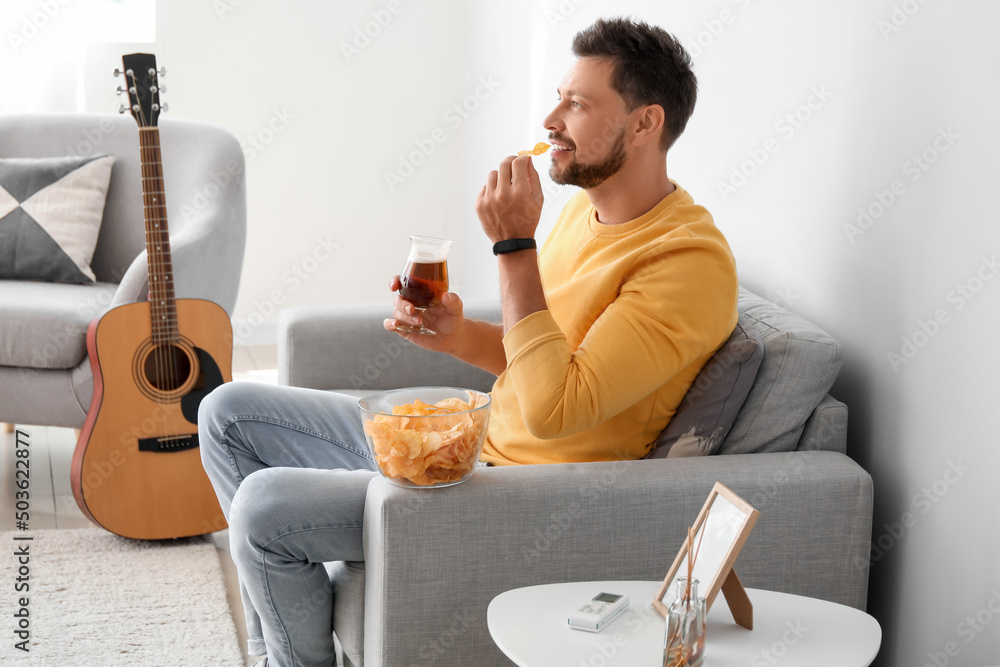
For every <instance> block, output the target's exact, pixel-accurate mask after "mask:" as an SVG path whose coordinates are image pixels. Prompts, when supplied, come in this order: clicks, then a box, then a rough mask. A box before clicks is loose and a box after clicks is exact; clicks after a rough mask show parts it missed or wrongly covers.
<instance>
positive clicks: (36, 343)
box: [0, 114, 246, 428]
mask: <svg viewBox="0 0 1000 667" xmlns="http://www.w3.org/2000/svg"><path fill="white" fill-rule="evenodd" d="M159 130H160V138H161V141H160V143H161V146H162V156H163V160H162V161H163V180H164V188H165V191H166V199H167V218H168V221H169V230H170V243H171V251H172V258H173V274H174V287H175V293H176V296H177V297H178V298H200V299H208V300H210V301H214V302H216V303H218V304H219V305H220V306H222V307H223V308H225V309H226V310H227V311H229V312H232V309H233V306H234V305H235V303H236V294H237V290H238V288H239V280H240V273H241V269H242V265H243V249H244V243H245V237H246V191H245V186H244V160H243V151H242V149H241V148H240V145H239V143H238V142H237V141H236V138H235V137H233V136H232V135H231V134H230V133H229V132H227V131H225V130H223V129H222V128H219V127H215V126H212V125H208V124H206V123H200V122H193V121H183V120H174V119H171V118H162V119H161V120H160V123H159ZM105 153H106V154H111V155H114V157H115V164H114V167H113V168H112V171H111V182H110V185H109V187H108V194H107V199H106V203H105V207H104V216H103V219H102V222H101V231H100V235H99V236H98V238H97V247H96V249H95V251H94V258H93V261H92V262H91V266H92V268H93V271H94V273H95V275H96V277H97V282H96V283H93V284H86V285H75V284H65V283H53V282H36V281H27V280H0V422H9V423H23V424H39V425H45V426H68V427H73V428H79V427H80V426H82V425H83V422H84V419H85V417H86V415H87V410H88V408H89V407H90V400H91V397H92V395H93V376H92V373H91V367H90V360H89V359H88V357H87V345H86V342H87V327H88V325H89V324H90V322H91V321H92V320H94V319H97V318H99V317H100V316H101V315H103V314H104V313H105V312H106V311H107V310H109V309H110V308H113V307H115V306H119V305H122V304H126V303H132V302H135V301H138V300H140V299H144V298H145V295H146V292H147V290H148V285H147V283H148V278H147V263H146V250H145V247H146V246H145V227H144V224H143V210H142V203H143V200H142V188H141V184H140V176H141V171H140V167H139V138H138V129H137V127H136V122H135V121H134V120H133V119H132V118H131V117H130V116H127V115H125V116H117V115H103V114H16V115H7V116H0V157H3V158H11V157H26V158H38V157H56V156H73V155H77V156H90V155H100V154H105Z"/></svg>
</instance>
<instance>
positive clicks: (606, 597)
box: [594, 593, 622, 602]
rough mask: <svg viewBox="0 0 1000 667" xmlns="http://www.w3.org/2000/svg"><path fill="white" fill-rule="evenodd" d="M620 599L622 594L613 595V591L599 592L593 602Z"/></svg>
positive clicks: (616, 600)
mask: <svg viewBox="0 0 1000 667" xmlns="http://www.w3.org/2000/svg"><path fill="white" fill-rule="evenodd" d="M621 599H622V596H620V595H615V594H614V593H601V594H600V595H598V596H597V597H595V598H594V602H618V601H619V600H621Z"/></svg>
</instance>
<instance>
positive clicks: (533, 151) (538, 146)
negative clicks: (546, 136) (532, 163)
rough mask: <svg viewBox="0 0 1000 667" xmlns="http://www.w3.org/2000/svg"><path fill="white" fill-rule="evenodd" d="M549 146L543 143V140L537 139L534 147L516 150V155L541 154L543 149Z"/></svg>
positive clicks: (545, 149) (547, 148)
mask: <svg viewBox="0 0 1000 667" xmlns="http://www.w3.org/2000/svg"><path fill="white" fill-rule="evenodd" d="M549 148H550V146H549V145H548V144H547V143H545V142H544V141H539V142H538V143H537V144H535V147H534V148H532V149H530V150H526V151H518V152H517V154H518V155H541V154H542V153H544V152H545V151H547V150H549Z"/></svg>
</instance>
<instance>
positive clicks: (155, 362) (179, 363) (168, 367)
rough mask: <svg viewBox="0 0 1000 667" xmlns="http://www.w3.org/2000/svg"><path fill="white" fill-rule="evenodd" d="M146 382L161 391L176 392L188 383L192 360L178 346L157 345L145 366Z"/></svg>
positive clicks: (147, 358)
mask: <svg viewBox="0 0 1000 667" xmlns="http://www.w3.org/2000/svg"><path fill="white" fill-rule="evenodd" d="M142 370H143V373H145V375H146V380H148V381H149V384H150V385H152V386H153V387H154V388H155V389H157V390H159V391H174V390H175V389H177V388H178V387H180V386H182V385H183V384H184V383H185V382H187V379H188V376H189V375H190V374H191V360H190V359H189V358H188V355H187V354H186V353H185V352H184V350H183V349H182V348H180V347H178V346H176V345H156V346H155V347H153V349H152V350H151V351H150V353H149V355H148V356H147V357H146V362H145V363H144V364H143V369H142Z"/></svg>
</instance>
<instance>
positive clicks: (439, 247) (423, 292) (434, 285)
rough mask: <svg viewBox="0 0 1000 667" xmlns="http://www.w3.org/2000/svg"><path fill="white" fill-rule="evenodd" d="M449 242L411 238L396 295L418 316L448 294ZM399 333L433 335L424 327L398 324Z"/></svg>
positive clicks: (426, 238) (422, 325) (433, 333)
mask: <svg viewBox="0 0 1000 667" xmlns="http://www.w3.org/2000/svg"><path fill="white" fill-rule="evenodd" d="M449 247H451V241H446V240H444V239H435V238H431V237H429V236H411V237H410V254H409V255H408V256H407V258H406V265H405V266H404V267H403V270H402V271H401V272H400V274H399V295H400V296H401V297H403V298H404V299H406V300H407V301H409V302H410V303H412V304H413V307H414V308H415V309H416V310H417V313H418V314H421V315H422V314H423V312H424V311H425V310H427V309H428V308H431V307H433V306H436V305H438V304H440V303H441V296H442V295H443V294H444V293H445V292H447V291H448V248H449ZM396 329H397V330H399V331H404V332H408V333H418V334H425V335H429V336H433V335H435V332H434V331H433V330H431V329H428V328H427V327H426V326H424V324H423V322H422V321H421V324H420V326H419V327H415V326H409V325H406V324H399V325H397V326H396Z"/></svg>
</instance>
